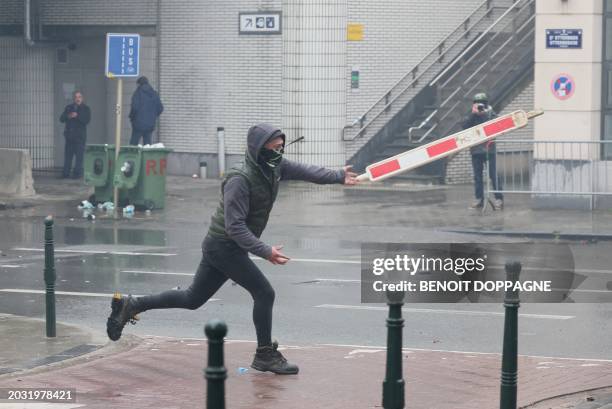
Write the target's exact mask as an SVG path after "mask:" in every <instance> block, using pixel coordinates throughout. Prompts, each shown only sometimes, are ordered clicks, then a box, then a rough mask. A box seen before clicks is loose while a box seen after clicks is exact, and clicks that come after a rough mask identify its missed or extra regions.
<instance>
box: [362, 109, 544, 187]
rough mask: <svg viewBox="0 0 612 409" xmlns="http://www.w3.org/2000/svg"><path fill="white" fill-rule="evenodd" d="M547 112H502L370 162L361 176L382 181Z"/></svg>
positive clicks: (521, 124) (484, 140) (493, 136)
mask: <svg viewBox="0 0 612 409" xmlns="http://www.w3.org/2000/svg"><path fill="white" fill-rule="evenodd" d="M543 113H544V112H542V111H532V112H525V111H514V112H512V113H510V114H507V115H503V116H500V117H498V118H495V119H492V120H490V121H487V122H484V123H482V124H480V125H477V126H475V127H472V128H469V129H465V130H463V131H461V132H457V133H455V134H453V135H450V136H447V137H445V138H442V139H438V140H436V141H433V142H431V143H428V144H427V145H423V146H419V147H418V148H415V149H411V150H409V151H406V152H403V153H400V154H399V155H395V156H393V157H391V158H388V159H385V160H382V161H380V162H376V163H374V164H372V165H370V166H368V167H367V168H366V173H364V174H362V175H359V176H358V177H357V180H360V181H364V180H368V179H369V180H371V181H372V182H378V181H381V180H384V179H387V178H390V177H392V176H395V175H399V174H400V173H404V172H407V171H409V170H412V169H415V168H418V167H419V166H423V165H425V164H427V163H429V162H433V161H435V160H438V159H441V158H444V157H446V156H449V155H452V154H454V153H457V152H460V151H462V150H464V149H467V148H470V147H472V146H475V145H479V144H481V143H485V142H487V141H489V140H491V139H493V138H495V137H497V136H500V135H502V134H504V133H506V132H510V131H513V130H515V129H518V128H522V127H524V126H525V125H527V122H528V120H529V119H531V118H534V117H536V116H538V115H542V114H543Z"/></svg>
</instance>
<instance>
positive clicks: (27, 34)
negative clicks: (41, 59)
mask: <svg viewBox="0 0 612 409" xmlns="http://www.w3.org/2000/svg"><path fill="white" fill-rule="evenodd" d="M23 8H24V11H25V13H24V16H23V39H24V40H25V43H26V44H27V45H28V46H30V47H34V46H35V45H36V42H35V41H34V40H32V4H31V0H24V7H23Z"/></svg>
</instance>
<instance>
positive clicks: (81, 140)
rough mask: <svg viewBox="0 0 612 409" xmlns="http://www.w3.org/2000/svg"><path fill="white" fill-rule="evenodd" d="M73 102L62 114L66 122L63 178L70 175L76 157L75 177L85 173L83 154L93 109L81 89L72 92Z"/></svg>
mask: <svg viewBox="0 0 612 409" xmlns="http://www.w3.org/2000/svg"><path fill="white" fill-rule="evenodd" d="M72 98H73V102H72V104H68V105H66V108H64V112H63V113H62V115H61V116H60V122H62V123H65V124H66V127H65V129H64V138H65V139H66V144H65V146H64V170H63V172H62V178H64V179H67V178H69V177H70V168H71V167H72V158H73V157H74V158H75V163H74V170H73V172H72V178H73V179H79V178H80V177H81V176H82V175H83V154H84V152H85V143H86V141H87V124H88V123H89V121H90V119H91V110H90V109H89V107H88V106H87V105H85V103H83V94H82V93H81V91H75V92H74V93H73V94H72Z"/></svg>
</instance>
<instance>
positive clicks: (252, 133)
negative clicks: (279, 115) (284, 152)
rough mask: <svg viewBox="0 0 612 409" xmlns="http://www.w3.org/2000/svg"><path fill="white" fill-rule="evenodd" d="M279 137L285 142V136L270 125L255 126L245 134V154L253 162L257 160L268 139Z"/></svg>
mask: <svg viewBox="0 0 612 409" xmlns="http://www.w3.org/2000/svg"><path fill="white" fill-rule="evenodd" d="M277 136H280V137H281V138H283V143H284V142H285V134H284V133H283V131H281V130H280V129H279V128H276V127H274V126H272V125H270V124H257V125H254V126H252V127H251V128H250V129H249V133H248V134H247V154H248V155H249V156H250V157H251V158H252V159H253V160H254V161H255V162H257V160H258V159H259V152H260V151H261V148H263V146H264V145H265V144H266V142H268V141H269V140H270V139H273V138H276V137H277Z"/></svg>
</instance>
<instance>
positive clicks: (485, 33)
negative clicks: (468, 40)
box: [429, 0, 535, 86]
mask: <svg viewBox="0 0 612 409" xmlns="http://www.w3.org/2000/svg"><path fill="white" fill-rule="evenodd" d="M533 1H535V0H516V1H515V2H514V3H513V4H512V5H511V6H510V7H508V10H506V11H505V12H503V13H502V15H501V16H499V17H498V18H497V20H495V21H494V22H493V23H492V24H491V25H490V26H489V27H488V28H487V29H486V30H485V31H483V32H482V33H481V34H480V35H479V36H478V38H476V40H474V41H473V42H472V44H470V46H469V47H467V48H466V49H465V50H463V52H462V53H461V54H459V55H458V56H457V57H456V58H455V59H454V60H453V61H452V62H451V63H450V64H448V65H447V66H446V68H445V69H444V70H442V72H441V73H440V74H438V75H437V76H436V78H434V79H433V80H432V81H431V82H430V83H429V85H430V86H433V85H436V83H437V82H438V81H439V80H440V78H442V77H443V76H444V75H445V74H446V73H447V72H448V71H449V70H450V69H451V68H452V67H454V66H455V65H456V64H457V62H458V61H460V60H461V59H462V58H463V57H464V56H465V55H466V54H467V53H468V52H470V51H471V50H472V49H473V48H474V47H476V44H478V42H479V41H480V40H481V39H482V38H483V37H484V36H485V35H487V34H489V33H490V32H491V30H492V29H493V27H495V26H496V25H497V24H498V23H499V22H500V21H501V20H502V19H504V18H505V17H506V16H507V15H508V14H509V13H510V12H511V11H512V10H514V9H515V8H517V7H518V4H519V3H522V2H529V3H531V2H533Z"/></svg>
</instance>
